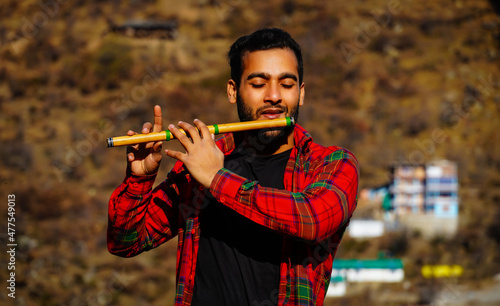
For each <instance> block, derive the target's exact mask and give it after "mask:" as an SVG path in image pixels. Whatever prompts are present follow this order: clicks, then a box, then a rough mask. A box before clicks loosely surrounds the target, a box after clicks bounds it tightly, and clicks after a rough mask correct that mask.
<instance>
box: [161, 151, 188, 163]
mask: <svg viewBox="0 0 500 306" xmlns="http://www.w3.org/2000/svg"><path fill="white" fill-rule="evenodd" d="M165 155H167V156H170V157H172V158H175V159H177V160H179V161H181V162H184V160H183V158H184V156H185V154H184V153H181V152H179V151H174V150H165Z"/></svg>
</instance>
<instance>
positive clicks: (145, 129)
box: [142, 122, 153, 134]
mask: <svg viewBox="0 0 500 306" xmlns="http://www.w3.org/2000/svg"><path fill="white" fill-rule="evenodd" d="M152 127H153V125H152V124H151V122H146V123H144V125H143V126H142V133H143V134H148V133H149V132H151V128H152Z"/></svg>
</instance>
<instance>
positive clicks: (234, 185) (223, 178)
mask: <svg viewBox="0 0 500 306" xmlns="http://www.w3.org/2000/svg"><path fill="white" fill-rule="evenodd" d="M246 181H247V179H246V178H244V177H242V176H239V175H237V174H235V173H234V172H232V171H230V170H228V169H225V168H221V169H220V170H219V171H218V172H217V174H216V175H215V177H214V179H213V180H212V184H211V185H210V192H211V193H212V195H213V196H214V197H215V199H217V200H218V201H219V202H221V203H224V202H226V201H227V200H228V199H235V198H236V197H237V194H238V193H239V191H240V189H241V186H242V185H243V184H244V183H245V182H246Z"/></svg>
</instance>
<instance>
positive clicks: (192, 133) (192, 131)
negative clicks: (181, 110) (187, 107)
mask: <svg viewBox="0 0 500 306" xmlns="http://www.w3.org/2000/svg"><path fill="white" fill-rule="evenodd" d="M179 126H180V127H181V128H182V129H183V130H184V131H185V132H186V135H188V136H189V137H191V139H192V140H193V142H195V141H199V140H200V138H201V137H200V131H198V129H196V128H195V127H194V126H192V125H191V124H189V123H187V122H183V121H179Z"/></svg>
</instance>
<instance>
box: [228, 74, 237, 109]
mask: <svg viewBox="0 0 500 306" xmlns="http://www.w3.org/2000/svg"><path fill="white" fill-rule="evenodd" d="M236 96H237V88H236V83H235V82H234V81H233V80H232V79H231V80H229V81H227V98H228V99H229V103H231V104H234V103H236V100H237V99H236Z"/></svg>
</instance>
